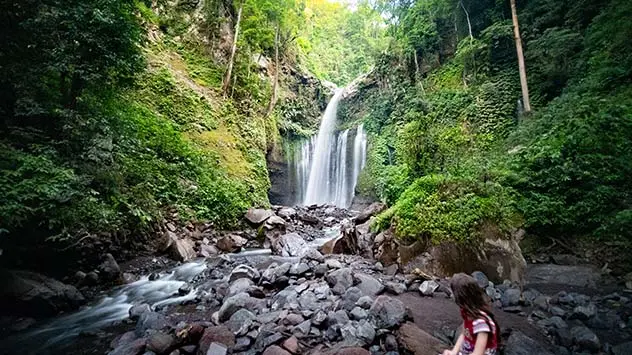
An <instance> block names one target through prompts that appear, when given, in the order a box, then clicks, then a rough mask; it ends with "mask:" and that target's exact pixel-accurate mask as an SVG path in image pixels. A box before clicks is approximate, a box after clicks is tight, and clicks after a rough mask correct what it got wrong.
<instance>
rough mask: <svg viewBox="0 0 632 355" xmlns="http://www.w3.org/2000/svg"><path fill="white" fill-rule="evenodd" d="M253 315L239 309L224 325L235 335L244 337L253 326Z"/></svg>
mask: <svg viewBox="0 0 632 355" xmlns="http://www.w3.org/2000/svg"><path fill="white" fill-rule="evenodd" d="M255 318H256V317H255V315H254V314H252V312H250V311H248V310H247V309H240V310H238V311H237V312H235V313H233V315H232V316H230V319H229V320H228V322H226V323H225V325H226V326H227V327H228V329H230V330H231V331H232V332H233V333H234V334H236V335H245V334H246V333H248V330H249V329H250V327H251V326H252V324H253V320H254V319H255Z"/></svg>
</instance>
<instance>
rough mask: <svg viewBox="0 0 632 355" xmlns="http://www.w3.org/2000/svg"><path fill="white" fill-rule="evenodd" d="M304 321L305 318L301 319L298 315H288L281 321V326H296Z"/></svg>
mask: <svg viewBox="0 0 632 355" xmlns="http://www.w3.org/2000/svg"><path fill="white" fill-rule="evenodd" d="M304 321H305V318H303V316H301V315H300V314H296V313H290V314H288V316H287V317H285V319H283V324H286V325H297V324H300V323H303V322H304Z"/></svg>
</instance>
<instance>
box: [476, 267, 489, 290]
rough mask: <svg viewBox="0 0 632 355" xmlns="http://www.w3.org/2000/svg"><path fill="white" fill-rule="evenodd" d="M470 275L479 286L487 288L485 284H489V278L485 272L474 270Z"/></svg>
mask: <svg viewBox="0 0 632 355" xmlns="http://www.w3.org/2000/svg"><path fill="white" fill-rule="evenodd" d="M472 277H473V278H474V279H475V280H476V283H477V284H478V286H480V287H481V288H487V286H489V279H488V278H487V275H485V273H483V272H481V271H474V272H473V273H472Z"/></svg>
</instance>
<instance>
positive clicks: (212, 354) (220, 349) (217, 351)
mask: <svg viewBox="0 0 632 355" xmlns="http://www.w3.org/2000/svg"><path fill="white" fill-rule="evenodd" d="M227 353H228V348H226V346H225V345H224V344H220V343H211V345H210V346H209V347H208V350H207V351H206V355H226V354H227Z"/></svg>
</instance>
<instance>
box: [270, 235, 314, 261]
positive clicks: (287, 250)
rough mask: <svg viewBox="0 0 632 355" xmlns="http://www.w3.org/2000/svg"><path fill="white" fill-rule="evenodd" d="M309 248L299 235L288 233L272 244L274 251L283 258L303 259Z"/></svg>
mask: <svg viewBox="0 0 632 355" xmlns="http://www.w3.org/2000/svg"><path fill="white" fill-rule="evenodd" d="M308 249H309V247H308V246H307V243H306V242H305V240H303V237H301V236H300V235H299V234H297V233H287V234H284V235H282V236H280V237H279V238H277V239H276V240H274V241H273V242H272V250H273V251H274V253H275V254H277V255H281V256H286V257H287V256H298V257H302V256H304V255H305V254H306V253H307V250H308Z"/></svg>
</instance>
